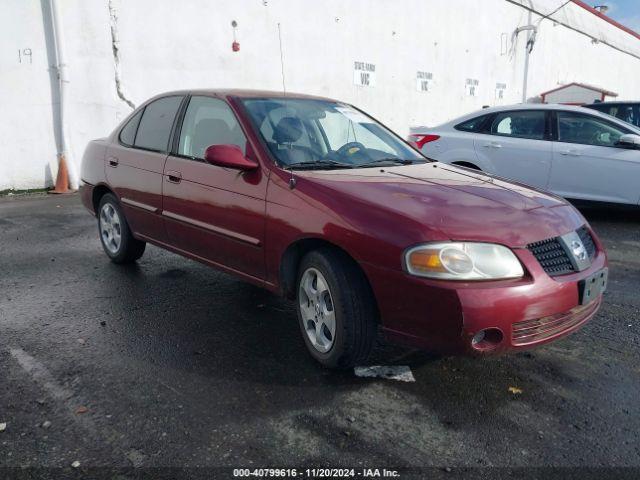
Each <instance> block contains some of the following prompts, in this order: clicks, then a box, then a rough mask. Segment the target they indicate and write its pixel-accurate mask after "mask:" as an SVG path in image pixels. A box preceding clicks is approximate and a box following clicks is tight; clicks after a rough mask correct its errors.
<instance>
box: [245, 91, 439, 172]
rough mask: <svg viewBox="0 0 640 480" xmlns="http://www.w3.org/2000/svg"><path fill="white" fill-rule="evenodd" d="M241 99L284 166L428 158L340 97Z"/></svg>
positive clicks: (352, 164) (314, 166)
mask: <svg viewBox="0 0 640 480" xmlns="http://www.w3.org/2000/svg"><path fill="white" fill-rule="evenodd" d="M243 104H244V106H245V108H246V109H247V111H248V112H249V115H250V116H251V119H252V120H253V122H254V124H255V125H256V127H257V128H258V130H259V132H260V135H262V138H263V139H264V141H265V142H266V144H267V145H268V147H269V150H270V151H271V153H272V154H273V155H274V157H275V158H276V159H277V160H278V162H279V163H280V164H281V165H282V166H284V167H285V168H305V169H331V168H359V167H363V168H364V167H373V166H382V165H387V164H388V165H396V164H397V165H406V164H411V163H423V162H426V161H428V160H427V159H426V158H424V157H423V156H421V155H420V154H419V153H417V152H416V151H414V150H413V149H412V148H410V147H409V146H408V145H407V144H405V143H404V142H403V141H402V140H401V139H400V138H398V137H397V136H396V135H395V134H393V133H392V132H391V131H389V130H388V129H386V128H385V127H383V126H382V125H380V124H379V123H377V122H376V121H375V120H373V119H372V118H370V117H368V116H367V115H365V114H363V113H361V112H360V111H358V110H356V109H355V108H353V107H351V106H349V105H347V104H344V103H338V102H331V101H326V100H315V99H297V98H296V99H293V98H292V99H287V98H251V99H244V100H243Z"/></svg>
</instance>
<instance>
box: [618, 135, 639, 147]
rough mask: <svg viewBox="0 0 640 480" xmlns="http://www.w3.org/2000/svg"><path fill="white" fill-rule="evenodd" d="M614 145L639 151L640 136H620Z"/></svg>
mask: <svg viewBox="0 0 640 480" xmlns="http://www.w3.org/2000/svg"><path fill="white" fill-rule="evenodd" d="M616 145H617V146H618V147H622V148H633V149H636V150H640V135H636V134H634V133H628V134H626V135H622V136H621V137H620V139H619V140H618V143H617V144H616Z"/></svg>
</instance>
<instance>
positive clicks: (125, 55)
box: [0, 0, 640, 190]
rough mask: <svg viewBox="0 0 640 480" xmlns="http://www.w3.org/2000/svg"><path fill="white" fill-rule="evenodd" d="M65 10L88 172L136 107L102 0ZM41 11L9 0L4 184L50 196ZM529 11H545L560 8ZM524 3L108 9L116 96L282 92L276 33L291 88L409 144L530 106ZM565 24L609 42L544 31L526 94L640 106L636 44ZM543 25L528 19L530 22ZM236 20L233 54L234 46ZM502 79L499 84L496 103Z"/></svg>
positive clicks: (0, 119) (125, 4) (0, 120)
mask: <svg viewBox="0 0 640 480" xmlns="http://www.w3.org/2000/svg"><path fill="white" fill-rule="evenodd" d="M58 1H59V2H60V5H61V12H62V23H63V26H64V29H65V40H66V45H65V46H64V47H65V48H66V49H67V59H68V63H69V76H70V84H69V85H68V96H69V102H70V105H69V110H68V116H69V120H68V122H69V124H70V125H71V131H70V132H69V133H70V138H71V143H72V145H71V147H72V154H73V158H72V161H74V162H75V163H76V164H79V162H80V158H81V155H82V152H83V150H84V147H85V145H86V142H87V141H88V140H90V139H91V138H95V137H100V136H104V135H106V134H108V133H109V132H110V131H111V130H112V129H113V127H114V126H115V125H116V124H117V123H118V122H119V121H120V120H121V119H122V118H123V117H124V116H125V115H126V114H128V112H129V111H130V108H129V106H128V105H127V104H126V103H125V102H124V101H122V100H121V99H120V98H118V96H117V94H116V83H115V75H114V72H115V70H114V57H113V52H112V44H111V31H110V15H109V0H58ZM46 2H47V0H2V1H1V2H0V42H1V44H2V46H3V48H2V49H0V108H2V112H3V115H2V116H0V131H1V132H2V142H0V149H1V150H0V190H3V189H9V188H38V187H42V186H49V185H51V182H52V179H55V174H56V140H55V139H56V132H55V131H54V122H53V118H54V117H53V112H52V105H53V106H54V107H55V99H52V94H51V91H52V90H51V79H50V72H49V61H48V59H47V49H46V42H45V30H44V28H43V8H42V6H41V5H43V4H44V5H46ZM522 2H523V3H526V4H527V5H529V6H531V5H533V7H534V9H538V10H537V11H539V12H541V13H542V14H545V13H548V12H549V11H550V10H549V9H550V8H552V7H553V6H554V5H556V6H557V5H560V4H561V3H563V1H562V0H522ZM539 2H541V3H540V5H538V3H539ZM517 3H518V2H517V1H515V0H514V1H507V0H483V2H476V1H474V0H349V1H344V0H324V1H319V0H267V1H264V0H217V1H212V0H182V1H180V2H175V1H170V0H136V1H123V0H111V4H112V7H114V8H115V9H116V11H117V15H118V21H117V28H118V33H119V37H120V44H119V51H120V57H121V64H120V73H121V80H122V86H123V87H124V90H125V91H126V94H127V95H128V96H129V97H130V98H131V100H132V101H133V102H134V103H135V104H139V103H140V102H142V101H143V100H145V99H146V98H148V97H150V96H152V95H154V94H156V93H159V92H162V91H166V90H172V89H182V88H192V87H212V88H215V87H239V88H257V89H272V90H280V89H282V74H281V64H280V49H279V37H278V24H280V32H281V37H282V46H283V58H284V75H285V82H286V88H287V90H289V91H297V92H305V93H313V94H319V95H326V96H330V97H333V98H338V99H341V100H344V101H347V102H350V103H353V104H355V105H356V106H358V107H361V108H363V109H364V110H366V111H368V112H369V113H371V114H372V115H374V116H375V117H377V118H378V119H380V120H381V121H383V122H384V123H386V124H387V125H389V126H390V127H392V128H393V129H395V130H396V131H398V132H399V133H400V134H402V135H406V134H407V133H408V131H409V127H410V126H415V125H435V124H437V123H441V122H444V121H446V120H448V119H450V118H452V117H454V116H457V115H461V114H464V113H467V112H469V111H471V110H474V109H478V108H481V107H482V105H494V104H497V103H517V102H519V101H520V100H521V97H522V81H523V69H524V51H525V46H524V45H525V41H526V32H521V33H520V34H519V35H518V36H517V37H514V36H513V34H514V31H515V29H516V28H517V27H519V26H523V25H526V24H527V23H528V20H529V12H528V10H526V9H524V8H523V7H522V6H520V5H517ZM480 5H481V6H480ZM558 15H562V16H561V17H558V18H559V21H562V22H563V23H565V24H567V25H569V26H572V27H573V28H579V29H583V30H584V31H586V32H587V33H589V35H591V36H592V37H595V38H599V39H602V40H603V41H601V42H598V43H594V42H593V41H592V40H591V38H589V37H588V36H585V35H583V34H581V33H579V32H577V31H574V30H571V29H569V28H567V27H566V26H563V25H561V24H555V23H554V22H552V21H551V20H544V21H542V22H541V23H540V25H539V31H538V36H537V42H536V45H535V48H534V50H533V52H532V54H531V57H530V69H529V87H528V92H529V94H530V96H534V95H538V94H539V93H541V92H543V91H547V90H550V89H552V88H554V87H556V86H558V85H560V84H564V83H569V82H571V81H578V82H584V83H589V84H593V85H598V86H602V87H604V88H607V89H609V90H613V91H615V92H618V93H619V94H620V96H619V99H634V98H635V99H640V82H638V78H640V59H638V56H634V55H636V54H637V53H640V40H638V39H636V38H635V37H633V36H631V35H629V34H627V33H624V32H622V31H621V30H619V29H617V28H615V27H614V26H612V25H610V24H608V23H606V22H604V21H602V20H601V19H598V18H597V17H596V16H595V15H593V14H591V13H589V12H587V11H586V10H584V9H581V8H579V7H578V6H576V5H573V4H569V5H567V7H565V10H563V11H561V12H559V14H558ZM539 18H540V17H539V16H538V15H536V14H532V20H533V21H534V22H536V21H537V20H539ZM554 18H556V16H555V15H554ZM232 20H236V21H237V22H238V27H237V31H236V38H237V40H238V41H239V42H240V51H239V52H232V50H231V43H232V41H233V29H232V27H231V22H232ZM604 41H607V42H609V43H611V45H613V47H615V48H613V47H612V46H609V45H606V44H605V43H604ZM25 48H30V49H31V52H32V55H31V57H30V58H29V60H28V61H25V59H24V57H23V59H22V63H20V62H19V57H18V50H24V49H25ZM625 51H627V52H629V53H625ZM356 61H358V62H366V63H371V64H374V65H375V86H373V87H362V86H356V85H354V62H356ZM417 71H422V72H428V73H431V74H432V76H433V78H432V80H431V81H430V85H429V87H430V88H429V91H428V92H419V91H418V89H417V79H416V76H417ZM467 79H470V80H477V81H478V82H477V83H478V84H477V86H474V87H475V96H469V95H468V90H469V87H468V86H467V85H466V82H467ZM472 83H473V82H472ZM496 84H504V85H506V89H504V91H503V98H501V99H498V98H496Z"/></svg>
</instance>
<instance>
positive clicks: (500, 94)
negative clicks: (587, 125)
mask: <svg viewBox="0 0 640 480" xmlns="http://www.w3.org/2000/svg"><path fill="white" fill-rule="evenodd" d="M506 90H507V84H506V83H496V100H502V99H503V98H504V94H505V92H506Z"/></svg>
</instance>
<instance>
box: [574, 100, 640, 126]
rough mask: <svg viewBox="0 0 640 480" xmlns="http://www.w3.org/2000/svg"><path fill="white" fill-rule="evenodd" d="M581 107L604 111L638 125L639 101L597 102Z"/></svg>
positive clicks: (639, 123)
mask: <svg viewBox="0 0 640 480" xmlns="http://www.w3.org/2000/svg"><path fill="white" fill-rule="evenodd" d="M583 107H586V108H591V109H592V110H597V111H598V112H602V113H606V114H607V115H611V116H612V117H616V118H618V119H620V120H622V121H623V122H627V123H630V124H631V125H633V126H635V127H640V102H597V103H591V104H589V105H583Z"/></svg>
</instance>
